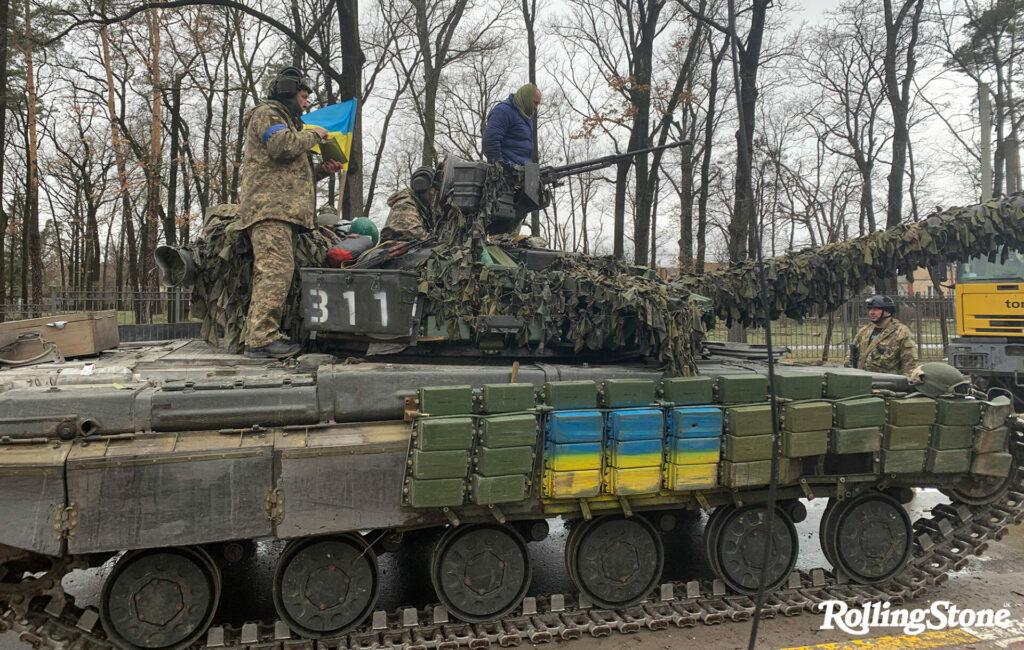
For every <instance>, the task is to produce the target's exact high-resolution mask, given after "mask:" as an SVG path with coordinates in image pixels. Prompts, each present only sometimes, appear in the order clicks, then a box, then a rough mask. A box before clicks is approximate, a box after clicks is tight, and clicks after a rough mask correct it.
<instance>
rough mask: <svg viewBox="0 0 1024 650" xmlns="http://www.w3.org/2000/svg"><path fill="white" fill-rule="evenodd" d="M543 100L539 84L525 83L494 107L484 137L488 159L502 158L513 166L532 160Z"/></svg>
mask: <svg viewBox="0 0 1024 650" xmlns="http://www.w3.org/2000/svg"><path fill="white" fill-rule="evenodd" d="M540 100H541V95H540V90H539V89H538V88H537V86H535V85H533V84H525V85H523V86H520V88H519V90H517V91H516V92H514V93H512V94H511V95H509V96H508V99H506V100H505V101H503V102H500V103H498V104H497V105H495V107H494V108H492V109H491V112H490V113H488V114H487V126H486V127H485V128H484V138H483V150H484V158H486V159H487V162H489V163H493V162H499V161H500V162H506V163H511V164H513V165H522V164H523V163H527V162H530V158H531V156H532V154H533V130H534V128H536V124H535V122H536V120H535V118H536V116H537V107H538V106H539V105H540Z"/></svg>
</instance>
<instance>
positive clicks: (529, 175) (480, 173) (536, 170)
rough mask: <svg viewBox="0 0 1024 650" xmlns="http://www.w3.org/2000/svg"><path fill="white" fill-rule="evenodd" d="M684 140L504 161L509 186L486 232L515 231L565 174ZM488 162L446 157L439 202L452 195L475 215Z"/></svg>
mask: <svg viewBox="0 0 1024 650" xmlns="http://www.w3.org/2000/svg"><path fill="white" fill-rule="evenodd" d="M686 144H689V140H677V141H674V142H666V143H665V144H662V145H658V146H654V147H646V148H644V149H637V150H635V151H625V152H623V153H616V154H609V155H607V156H601V157H600V158H592V159H590V160H582V161H580V162H574V163H569V164H567V165H557V166H545V167H541V166H540V165H539V164H537V163H535V162H528V163H525V164H523V165H507V170H508V173H507V176H508V180H509V184H508V185H509V187H508V190H507V191H506V192H504V193H503V194H502V195H501V196H499V197H498V208H497V210H495V211H494V212H492V214H491V215H490V216H491V220H490V223H489V224H488V226H487V232H488V233H489V234H492V235H494V234H501V233H509V232H516V231H518V230H519V226H520V225H521V224H522V221H523V218H524V217H525V216H526V215H527V214H529V213H530V212H533V211H534V210H541V209H543V208H546V207H547V206H548V205H549V204H550V203H551V192H550V188H551V187H557V186H559V185H561V182H560V181H561V180H562V179H564V178H568V177H570V176H576V175H578V174H583V173H586V172H592V171H597V170H599V169H604V168H606V167H611V166H612V165H614V164H616V163H620V162H623V161H626V160H630V159H631V158H633V157H634V156H639V155H642V154H649V153H654V152H657V151H664V150H666V149H672V148H674V147H681V146H683V145H686ZM491 164H492V163H484V162H466V161H461V160H457V159H455V158H449V159H448V160H447V161H445V163H444V165H443V167H442V169H441V185H440V189H441V196H442V204H443V203H445V202H446V201H447V200H448V199H451V200H452V201H454V203H455V205H457V206H458V207H459V209H460V210H462V212H463V214H465V215H467V216H475V215H476V214H477V212H478V211H479V209H480V203H481V197H482V194H483V184H484V179H485V178H486V175H487V170H488V168H489V167H490V166H491Z"/></svg>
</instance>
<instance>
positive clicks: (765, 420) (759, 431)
mask: <svg viewBox="0 0 1024 650" xmlns="http://www.w3.org/2000/svg"><path fill="white" fill-rule="evenodd" d="M725 430H726V431H727V432H729V433H731V434H732V435H734V436H759V435H763V434H765V433H771V432H772V407H771V405H770V404H759V405H757V406H734V407H731V408H727V409H726V410H725Z"/></svg>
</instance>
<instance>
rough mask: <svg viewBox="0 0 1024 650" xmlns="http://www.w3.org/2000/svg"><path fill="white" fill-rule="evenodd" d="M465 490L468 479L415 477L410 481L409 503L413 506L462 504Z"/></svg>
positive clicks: (428, 506) (431, 506) (440, 506)
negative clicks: (426, 478) (421, 478)
mask: <svg viewBox="0 0 1024 650" xmlns="http://www.w3.org/2000/svg"><path fill="white" fill-rule="evenodd" d="M465 491H466V480H465V479H461V478H439V479H434V480H429V481H418V480H415V479H414V480H412V481H410V482H409V504H410V505H412V507H413V508H442V507H444V506H461V505H462V497H463V494H464V493H465Z"/></svg>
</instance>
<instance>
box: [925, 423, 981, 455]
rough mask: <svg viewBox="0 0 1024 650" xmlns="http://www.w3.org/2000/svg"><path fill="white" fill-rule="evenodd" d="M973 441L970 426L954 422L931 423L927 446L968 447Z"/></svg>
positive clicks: (943, 447)
mask: <svg viewBox="0 0 1024 650" xmlns="http://www.w3.org/2000/svg"><path fill="white" fill-rule="evenodd" d="M973 441H974V434H973V433H972V432H971V427H969V426H966V425H954V424H933V425H932V440H931V442H930V443H928V446H929V447H933V448H935V449H970V448H971V443H972V442H973Z"/></svg>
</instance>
